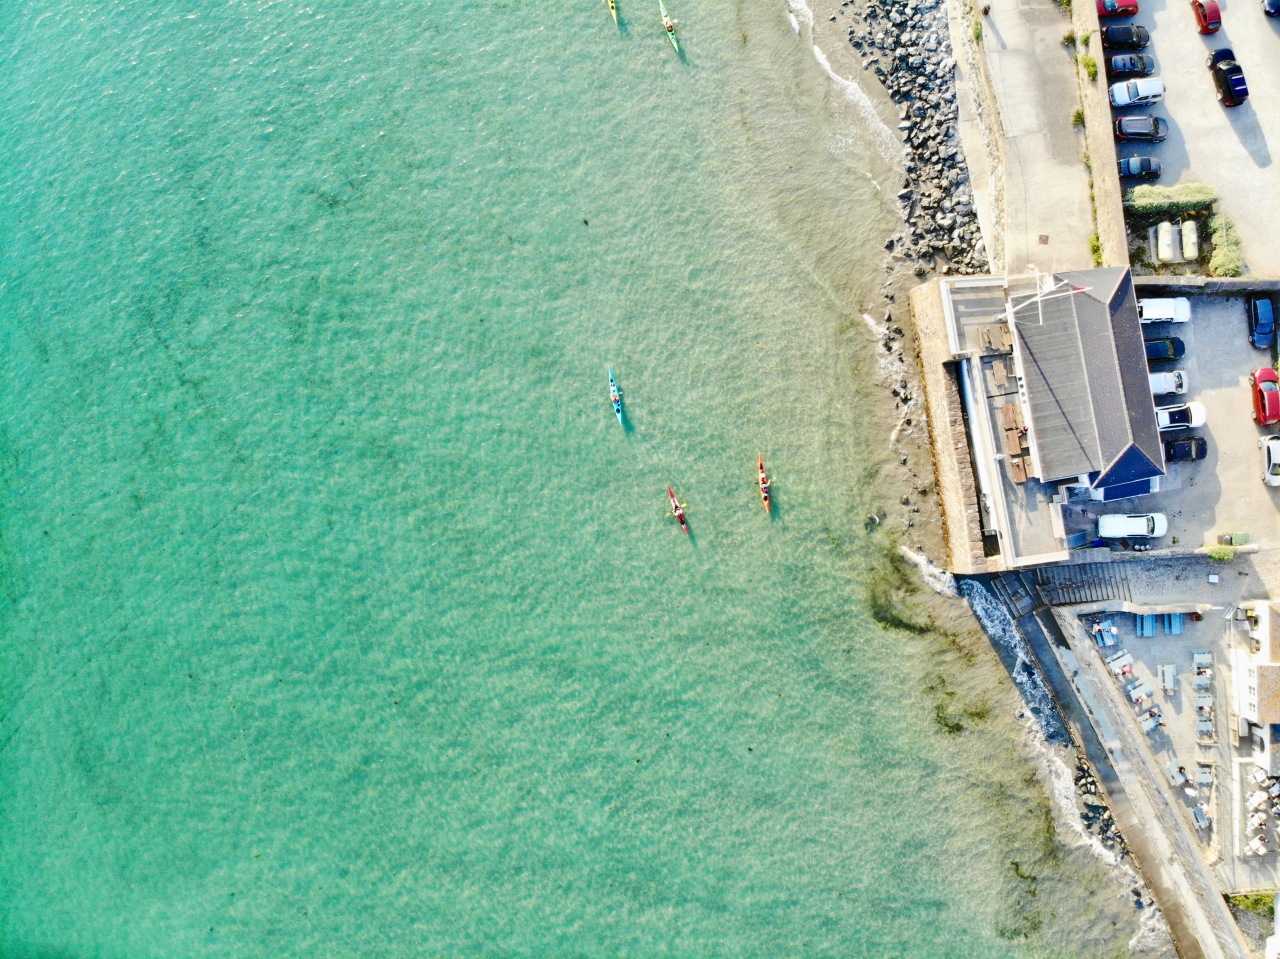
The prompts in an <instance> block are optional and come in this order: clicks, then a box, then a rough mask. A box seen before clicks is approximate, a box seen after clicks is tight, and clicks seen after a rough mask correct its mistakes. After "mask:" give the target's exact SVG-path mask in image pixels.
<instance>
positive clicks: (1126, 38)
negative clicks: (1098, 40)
mask: <svg viewBox="0 0 1280 959" xmlns="http://www.w3.org/2000/svg"><path fill="white" fill-rule="evenodd" d="M1150 42H1151V34H1150V33H1148V32H1147V28H1146V27H1140V26H1138V25H1137V24H1125V25H1124V26H1115V27H1103V28H1102V46H1103V47H1104V48H1105V49H1107V50H1141V49H1142V48H1143V47H1145V46H1146V45H1147V44H1149V43H1150Z"/></svg>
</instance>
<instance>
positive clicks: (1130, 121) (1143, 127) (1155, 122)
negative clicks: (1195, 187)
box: [1116, 0, 1280, 143]
mask: <svg viewBox="0 0 1280 959" xmlns="http://www.w3.org/2000/svg"><path fill="white" fill-rule="evenodd" d="M1276 2H1277V3H1280V0H1276ZM1168 135H1169V122H1168V121H1167V120H1165V119H1164V118H1163V117H1152V116H1131V117H1116V139H1117V140H1135V141H1138V142H1141V143H1159V142H1160V141H1161V140H1163V139H1164V138H1165V137H1167V136H1168Z"/></svg>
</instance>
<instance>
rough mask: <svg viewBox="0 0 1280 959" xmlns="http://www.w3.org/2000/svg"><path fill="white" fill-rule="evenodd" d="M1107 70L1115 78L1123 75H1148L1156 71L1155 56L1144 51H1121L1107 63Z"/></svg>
mask: <svg viewBox="0 0 1280 959" xmlns="http://www.w3.org/2000/svg"><path fill="white" fill-rule="evenodd" d="M1107 72H1108V73H1110V74H1111V76H1112V78H1113V79H1115V80H1122V79H1124V78H1125V77H1149V76H1151V74H1153V73H1155V72H1156V60H1155V57H1149V56H1147V55H1146V54H1144V53H1121V54H1119V55H1118V56H1114V57H1112V58H1111V60H1110V61H1109V62H1108V64H1107Z"/></svg>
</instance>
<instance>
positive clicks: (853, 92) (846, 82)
mask: <svg viewBox="0 0 1280 959" xmlns="http://www.w3.org/2000/svg"><path fill="white" fill-rule="evenodd" d="M813 57H814V59H815V60H817V61H818V65H819V66H821V67H822V69H823V70H825V71H826V73H827V76H829V77H830V78H831V82H832V83H834V84H835V85H836V86H837V87H839V88H840V90H842V91H843V92H844V95H845V96H846V97H847V98H848V99H849V102H850V103H852V104H853V105H854V106H855V107H856V108H857V110H858V113H859V114H860V115H861V116H862V119H863V121H864V122H865V123H866V125H867V130H868V131H869V132H870V133H871V139H872V140H873V141H875V145H876V149H877V150H878V151H879V152H880V156H881V157H882V158H883V159H884V161H885V163H888V164H889V165H890V166H892V167H895V168H897V167H898V166H900V165H901V164H902V161H903V150H902V143H901V142H900V141H899V140H898V138H897V137H896V136H894V133H893V131H892V130H890V129H889V127H888V125H887V124H886V123H885V122H884V120H882V119H881V118H880V114H879V113H877V112H876V107H875V104H874V103H872V102H871V98H870V97H869V96H867V95H866V93H864V92H863V90H862V87H860V86H858V85H857V84H856V83H854V82H853V81H852V80H850V79H848V78H847V77H842V76H841V75H840V74H838V73H836V71H835V70H833V69H832V67H831V61H830V60H828V59H827V55H826V54H825V53H823V52H822V48H821V47H819V46H818V45H817V44H816V43H815V44H814V45H813Z"/></svg>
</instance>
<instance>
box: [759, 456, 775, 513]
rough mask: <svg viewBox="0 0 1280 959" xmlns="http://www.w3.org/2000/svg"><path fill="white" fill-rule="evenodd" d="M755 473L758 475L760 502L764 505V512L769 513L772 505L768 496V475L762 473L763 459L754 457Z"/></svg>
mask: <svg viewBox="0 0 1280 959" xmlns="http://www.w3.org/2000/svg"><path fill="white" fill-rule="evenodd" d="M756 472H757V473H758V474H759V475H758V477H757V480H758V482H759V484H760V502H761V503H762V504H763V505H764V511H765V512H766V513H767V512H769V509H770V507H771V506H772V504H773V499H772V498H771V497H770V495H769V474H768V473H766V472H765V471H764V457H763V456H757V457H756Z"/></svg>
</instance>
